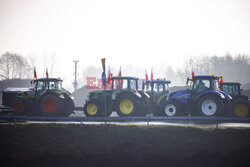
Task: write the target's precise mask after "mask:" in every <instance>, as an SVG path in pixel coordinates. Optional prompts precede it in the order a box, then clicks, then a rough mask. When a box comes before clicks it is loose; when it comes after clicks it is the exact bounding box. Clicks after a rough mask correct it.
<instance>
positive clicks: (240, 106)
mask: <svg viewBox="0 0 250 167" xmlns="http://www.w3.org/2000/svg"><path fill="white" fill-rule="evenodd" d="M249 108H250V107H249V102H248V101H247V100H245V99H236V100H235V101H234V102H233V115H234V116H235V117H249V115H250V114H249Z"/></svg>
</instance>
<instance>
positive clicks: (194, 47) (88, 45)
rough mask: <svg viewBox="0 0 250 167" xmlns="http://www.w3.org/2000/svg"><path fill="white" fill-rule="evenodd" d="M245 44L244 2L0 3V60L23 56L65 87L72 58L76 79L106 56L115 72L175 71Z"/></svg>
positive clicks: (249, 37)
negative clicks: (189, 62) (129, 69)
mask: <svg viewBox="0 0 250 167" xmlns="http://www.w3.org/2000/svg"><path fill="white" fill-rule="evenodd" d="M249 44H250V1H249V0H154V1H152V0H151V1H150V0H126V1H120V0H0V54H1V55H2V54H4V53H5V52H7V51H8V52H11V53H18V54H21V55H23V56H24V57H26V58H27V59H29V61H30V62H31V65H32V66H36V67H37V71H38V76H39V73H40V75H41V74H42V75H43V74H44V71H45V70H44V69H45V68H46V67H48V68H49V70H51V71H53V76H54V77H60V78H62V79H64V80H65V86H66V88H70V89H72V81H73V79H74V76H73V73H74V64H73V60H79V65H78V66H79V71H80V72H79V74H78V75H82V70H84V69H85V68H86V67H88V66H93V67H101V58H104V57H105V58H106V62H107V65H110V66H111V67H112V68H113V69H119V67H120V66H121V67H125V66H132V67H136V68H140V69H147V70H148V71H150V69H151V67H165V66H170V65H171V66H172V67H173V68H174V69H177V68H180V67H182V65H183V63H184V61H185V59H187V58H188V57H190V56H203V55H210V56H213V55H218V56H222V55H225V54H226V53H230V54H232V55H233V56H234V55H236V54H250V45H249ZM51 64H54V66H53V67H52V65H51ZM117 72H118V71H117ZM123 73H125V74H126V71H123ZM141 74H144V71H142V72H141ZM128 75H133V74H128ZM79 77H80V76H79Z"/></svg>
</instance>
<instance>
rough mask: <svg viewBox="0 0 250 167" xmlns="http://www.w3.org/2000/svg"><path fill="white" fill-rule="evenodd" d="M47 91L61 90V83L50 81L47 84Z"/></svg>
mask: <svg viewBox="0 0 250 167" xmlns="http://www.w3.org/2000/svg"><path fill="white" fill-rule="evenodd" d="M49 89H51V90H61V89H62V83H61V82H58V81H51V82H49Z"/></svg>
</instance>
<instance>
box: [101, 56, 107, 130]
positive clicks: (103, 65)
mask: <svg viewBox="0 0 250 167" xmlns="http://www.w3.org/2000/svg"><path fill="white" fill-rule="evenodd" d="M102 68H103V74H102V80H103V85H104V94H103V95H104V115H105V117H107V109H106V108H107V107H106V106H107V99H106V73H105V58H103V59H102ZM104 75H105V76H104ZM105 125H106V120H105Z"/></svg>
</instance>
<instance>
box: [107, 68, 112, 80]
mask: <svg viewBox="0 0 250 167" xmlns="http://www.w3.org/2000/svg"><path fill="white" fill-rule="evenodd" d="M110 81H111V70H110V66H109V69H108V79H107V84H110Z"/></svg>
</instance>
